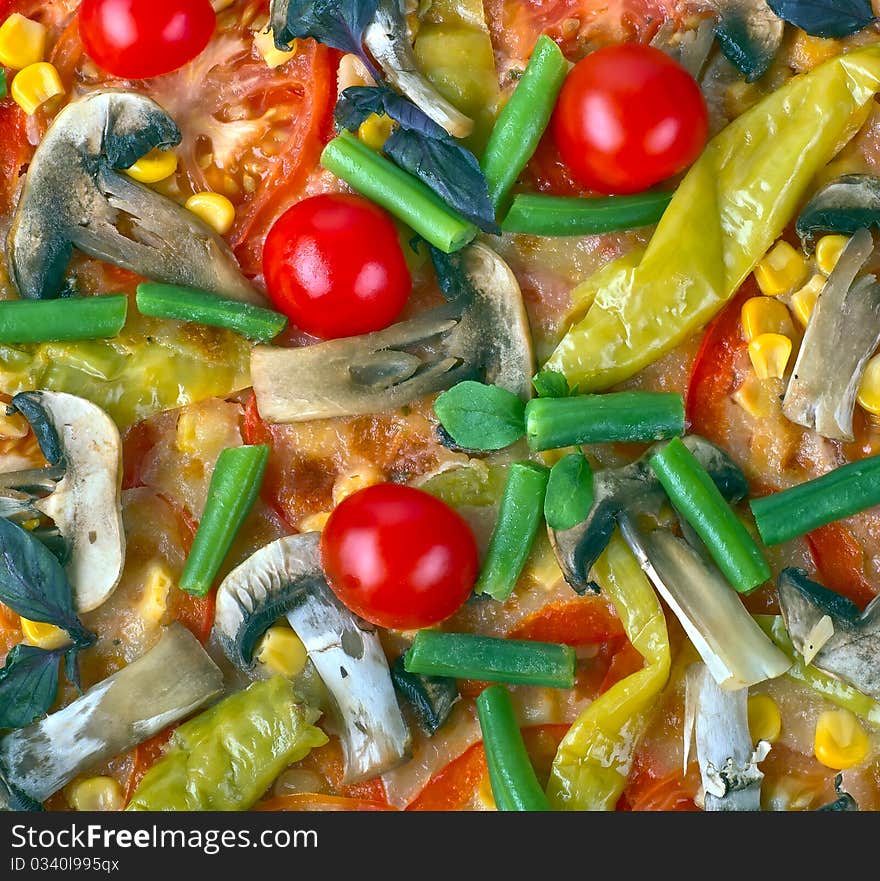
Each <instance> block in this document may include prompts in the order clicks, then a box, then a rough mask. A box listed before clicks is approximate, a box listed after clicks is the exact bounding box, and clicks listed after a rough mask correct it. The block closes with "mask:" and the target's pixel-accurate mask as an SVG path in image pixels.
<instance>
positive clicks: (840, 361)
mask: <svg viewBox="0 0 880 881" xmlns="http://www.w3.org/2000/svg"><path fill="white" fill-rule="evenodd" d="M873 250H874V241H873V239H872V237H871V233H870V232H868V230H866V229H861V230H859V231H858V232H857V233H856V234H855V235H854V236H853V237H852V239H851V240H850V243H849V244H848V245H847V246H846V249H845V250H844V252H843V254H842V255H841V258H840V261H839V262H838V264H837V266H836V267H835V268H834V271H833V272H832V273H831V275H830V277H829V278H828V281H827V282H826V284H825V287H824V289H823V290H822V293H821V295H820V297H819V300H818V302H817V303H816V308H815V309H814V310H813V314H812V315H811V316H810V322H809V324H808V325H807V330H806V333H805V334H804V341H803V343H802V344H801V349H800V352H799V353H798V357H797V361H796V362H795V365H794V369H793V370H792V375H791V380H790V381H789V384H788V388H787V389H786V391H785V398H784V400H783V402H782V412H783V413H784V414H785V417H786V418H787V419H788V420H790V421H791V422H795V423H797V424H798V425H803V426H804V427H805V428H812V429H814V430H815V431H817V432H818V433H819V434H821V435H823V436H824V437H827V438H832V439H834V440H846V441H851V440H853V425H852V420H853V411H854V410H855V406H856V395H857V394H858V390H859V383H860V382H861V380H862V375H863V374H864V372H865V365H866V364H867V363H868V360H869V359H870V357H871V356H872V355H873V354H874V352H875V351H876V349H877V346H878V345H880V284H878V282H877V279H876V278H875V277H874V276H873V275H865V276H862V277H861V278H858V279H856V276H857V275H858V273H859V270H861V268H862V267H863V266H864V264H865V262H866V261H867V260H868V259H869V258H870V256H871V254H872V252H873Z"/></svg>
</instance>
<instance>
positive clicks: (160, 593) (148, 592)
mask: <svg viewBox="0 0 880 881" xmlns="http://www.w3.org/2000/svg"><path fill="white" fill-rule="evenodd" d="M173 585H174V578H173V577H172V575H171V572H170V571H169V569H168V567H167V566H166V565H165V564H164V563H161V562H158V561H156V560H153V561H151V562H150V563H149V565H148V566H147V568H146V571H145V572H144V586H143V590H141V598H140V600H139V602H138V607H137V608H138V612H139V614H140V616H141V618H143V619H144V620H145V621H152V622H154V623H156V624H158V623H159V622H160V621H161V620H162V619H163V618H164V617H165V613H166V612H167V611H168V597H169V595H170V594H171V588H172V586H173Z"/></svg>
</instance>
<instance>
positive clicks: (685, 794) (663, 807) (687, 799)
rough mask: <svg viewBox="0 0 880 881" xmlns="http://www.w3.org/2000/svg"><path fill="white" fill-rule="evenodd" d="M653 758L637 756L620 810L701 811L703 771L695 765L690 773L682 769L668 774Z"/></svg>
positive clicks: (620, 803) (618, 808)
mask: <svg viewBox="0 0 880 881" xmlns="http://www.w3.org/2000/svg"><path fill="white" fill-rule="evenodd" d="M655 765H656V762H655V761H654V760H653V759H652V757H650V756H646V755H644V754H640V755H638V756H636V760H635V762H634V763H633V769H632V771H631V772H630V777H629V782H628V783H627V786H626V789H625V790H624V792H623V795H622V796H621V797H620V800H619V801H618V803H617V810H619V811H698V810H699V808H698V807H697V806H696V804H694V795H695V794H696V791H697V787H698V786H699V779H698V778H699V772H698V771H697V768H696V765H691V767H690V768H689V770H688V774H687V775H684V774H683V773H682V769H681V768H675V769H673V770H672V771H668V772H664V771H662V770H660V769H659V768H657V767H656V766H655Z"/></svg>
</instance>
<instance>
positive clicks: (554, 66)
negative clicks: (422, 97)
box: [480, 35, 568, 216]
mask: <svg viewBox="0 0 880 881" xmlns="http://www.w3.org/2000/svg"><path fill="white" fill-rule="evenodd" d="M567 75H568V62H567V61H566V60H565V56H564V55H563V54H562V52H561V51H560V49H559V47H558V46H557V45H556V43H554V42H553V40H551V39H550V37H548V36H546V35H542V36H540V37H539V38H538V42H537V43H536V44H535V48H534V51H533V52H532V57H531V58H530V59H529V63H528V65H527V66H526V69H525V73H523V75H522V79H520V81H519V83H518V84H517V86H516V89H515V90H514V92H513V95H511V97H510V100H509V101H508V102H507V104H505V105H504V109H503V110H502V111H501V113H499V114H498V119H497V121H496V122H495V126H494V127H493V129H492V134H491V135H490V136H489V143H488V144H486V150H485V152H484V153H483V159H482V162H481V163H480V164H481V166H482V168H483V174H485V176H486V182H487V183H488V184H489V196H490V198H491V199H492V204H493V205H494V206H495V213H496V214H497V215H499V216H501V215H502V214H503V211H504V209H505V208H506V207H507V204H506V203H507V201H508V197H509V196H510V191H511V189H512V188H513V185H514V184H515V183H516V179H517V178H518V177H519V176H520V173H521V172H522V170H523V169H524V168H525V167H526V163H527V162H528V161H529V159H531V158H532V154H533V153H534V152H535V149H536V148H537V146H538V142H539V141H540V140H541V135H543V134H544V129H546V128H547V125H548V123H549V122H550V117H551V116H552V114H553V108H554V107H555V106H556V99H557V97H558V96H559V90H560V89H561V88H562V83H563V82H564V81H565V77H566V76H567Z"/></svg>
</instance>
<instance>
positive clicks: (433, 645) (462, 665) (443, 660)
mask: <svg viewBox="0 0 880 881" xmlns="http://www.w3.org/2000/svg"><path fill="white" fill-rule="evenodd" d="M404 667H405V669H406V670H407V671H408V672H410V673H422V674H423V675H425V676H451V677H453V678H454V679H480V680H483V681H486V682H507V683H510V684H511V685H543V686H547V687H549V688H571V687H572V686H573V685H574V667H575V654H574V649H573V648H571V646H567V645H559V644H557V643H552V642H531V641H527V640H521V639H497V638H495V637H492V636H476V635H474V634H472V633H445V632H444V631H441V630H420V631H419V632H418V633H417V634H416V638H415V639H414V640H413V644H412V645H411V646H410V648H409V650H408V651H407V653H406V655H405V656H404Z"/></svg>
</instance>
